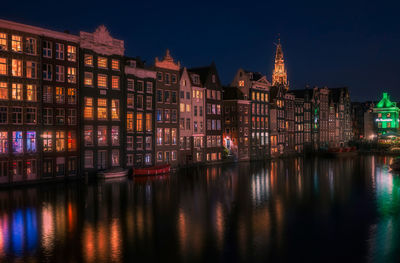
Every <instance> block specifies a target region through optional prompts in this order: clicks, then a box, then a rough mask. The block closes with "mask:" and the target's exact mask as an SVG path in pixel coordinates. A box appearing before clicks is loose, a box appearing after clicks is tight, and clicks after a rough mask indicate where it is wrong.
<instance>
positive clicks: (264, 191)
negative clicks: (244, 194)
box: [251, 172, 270, 205]
mask: <svg viewBox="0 0 400 263" xmlns="http://www.w3.org/2000/svg"><path fill="white" fill-rule="evenodd" d="M269 189H270V185H269V182H268V175H267V172H265V173H261V174H254V175H253V176H252V178H251V191H252V196H253V202H254V203H255V205H259V204H260V203H262V202H263V201H267V200H268V195H269Z"/></svg>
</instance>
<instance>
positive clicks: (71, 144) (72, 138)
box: [67, 131, 76, 151]
mask: <svg viewBox="0 0 400 263" xmlns="http://www.w3.org/2000/svg"><path fill="white" fill-rule="evenodd" d="M67 140H68V143H67V145H68V151H76V132H75V131H69V132H68V139H67Z"/></svg>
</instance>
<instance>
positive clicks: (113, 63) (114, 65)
mask: <svg viewBox="0 0 400 263" xmlns="http://www.w3.org/2000/svg"><path fill="white" fill-rule="evenodd" d="M111 68H112V69H113V70H119V60H117V59H113V60H111Z"/></svg>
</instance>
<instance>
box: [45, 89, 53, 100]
mask: <svg viewBox="0 0 400 263" xmlns="http://www.w3.org/2000/svg"><path fill="white" fill-rule="evenodd" d="M43 102H45V103H53V88H52V87H50V86H44V87H43Z"/></svg>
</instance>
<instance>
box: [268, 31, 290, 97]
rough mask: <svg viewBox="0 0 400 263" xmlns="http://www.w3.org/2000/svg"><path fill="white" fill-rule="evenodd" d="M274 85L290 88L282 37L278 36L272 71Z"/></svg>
mask: <svg viewBox="0 0 400 263" xmlns="http://www.w3.org/2000/svg"><path fill="white" fill-rule="evenodd" d="M272 85H284V86H285V87H286V88H287V89H288V88H289V83H288V81H287V73H286V69H285V61H284V59H283V51H282V45H281V39H280V38H278V44H276V53H275V67H274V70H273V72H272Z"/></svg>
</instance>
